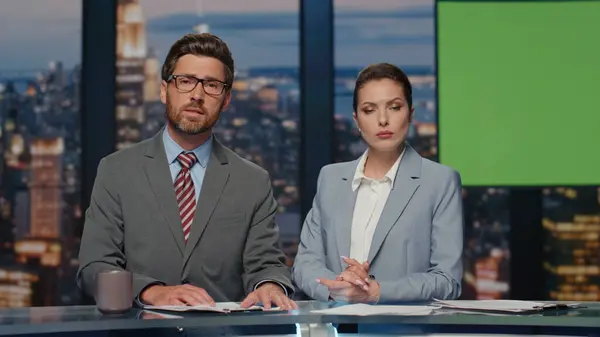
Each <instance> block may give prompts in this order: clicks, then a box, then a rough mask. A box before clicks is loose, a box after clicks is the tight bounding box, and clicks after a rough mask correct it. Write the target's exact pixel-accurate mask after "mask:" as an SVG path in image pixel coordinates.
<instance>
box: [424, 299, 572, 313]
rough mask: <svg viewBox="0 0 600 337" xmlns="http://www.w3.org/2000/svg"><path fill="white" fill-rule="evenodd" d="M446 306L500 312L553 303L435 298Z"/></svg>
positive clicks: (524, 309)
mask: <svg viewBox="0 0 600 337" xmlns="http://www.w3.org/2000/svg"><path fill="white" fill-rule="evenodd" d="M435 303H438V304H439V305H441V306H442V307H444V308H451V309H462V310H480V311H499V312H512V313H519V312H528V311H540V310H542V308H543V307H551V306H552V305H553V303H540V302H531V301H518V300H478V301H463V300H457V301H440V300H435ZM568 305H569V306H577V304H576V303H573V304H568Z"/></svg>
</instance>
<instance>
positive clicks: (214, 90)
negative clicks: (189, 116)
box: [167, 75, 227, 95]
mask: <svg viewBox="0 0 600 337" xmlns="http://www.w3.org/2000/svg"><path fill="white" fill-rule="evenodd" d="M171 80H175V87H176V88H177V90H178V91H179V92H183V93H187V92H191V91H193V90H194V89H196V86H197V85H198V83H202V89H203V90H204V92H205V93H206V94H207V95H220V94H222V93H223V91H224V90H225V88H226V87H227V84H226V83H225V82H221V81H219V80H213V79H202V78H197V77H194V76H192V75H171V76H169V78H168V79H167V82H169V81H171Z"/></svg>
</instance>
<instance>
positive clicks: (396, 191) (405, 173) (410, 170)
mask: <svg viewBox="0 0 600 337" xmlns="http://www.w3.org/2000/svg"><path fill="white" fill-rule="evenodd" d="M421 160H422V159H421V156H420V155H419V154H418V153H417V152H416V151H415V150H414V149H413V148H412V147H410V146H409V145H408V144H406V150H405V153H404V156H403V158H402V160H401V162H400V165H399V167H398V172H396V178H395V180H394V187H393V189H392V190H391V191H390V195H389V196H388V199H387V202H386V204H385V206H384V208H383V211H382V213H381V217H380V219H379V223H378V224H377V228H375V233H374V234H373V240H372V242H371V248H370V250H369V259H368V260H369V262H373V259H374V258H375V257H376V256H377V253H378V252H379V249H381V245H382V244H383V241H384V240H385V238H386V236H387V235H388V233H389V232H390V230H391V229H392V227H394V224H396V222H397V221H398V219H399V218H400V216H401V215H402V213H403V212H404V209H405V208H406V205H408V203H409V201H410V199H411V198H412V196H413V195H414V194H415V192H416V191H417V189H418V188H419V184H420V183H419V178H420V176H421Z"/></svg>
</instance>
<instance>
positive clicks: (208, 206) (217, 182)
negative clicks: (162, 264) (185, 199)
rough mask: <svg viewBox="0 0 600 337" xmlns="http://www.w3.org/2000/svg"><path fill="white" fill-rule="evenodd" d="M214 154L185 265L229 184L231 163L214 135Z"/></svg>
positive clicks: (205, 181) (195, 217) (186, 248)
mask: <svg viewBox="0 0 600 337" xmlns="http://www.w3.org/2000/svg"><path fill="white" fill-rule="evenodd" d="M212 149H213V150H212V154H211V156H210V160H209V161H208V166H207V167H206V173H205V175H204V180H203V182H202V190H201V191H200V196H199V197H198V202H197V206H196V214H194V221H193V222H192V229H191V231H190V237H189V238H188V242H187V245H186V246H185V251H184V252H185V253H184V257H183V265H184V267H185V265H186V263H187V261H188V260H189V258H190V256H191V255H192V252H193V251H194V249H195V248H196V245H197V244H198V241H199V240H200V238H201V237H202V233H204V230H205V229H206V225H207V224H208V220H209V219H210V217H211V215H212V213H213V211H214V209H215V206H217V203H218V202H219V199H220V197H221V193H222V192H223V189H224V188H225V185H226V184H227V180H228V179H229V171H230V167H229V163H228V159H227V156H226V154H225V152H224V149H223V146H222V145H221V144H220V143H219V142H218V141H217V140H216V138H215V137H214V136H213V144H212Z"/></svg>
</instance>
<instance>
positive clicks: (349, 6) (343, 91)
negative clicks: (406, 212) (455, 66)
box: [334, 0, 437, 162]
mask: <svg viewBox="0 0 600 337" xmlns="http://www.w3.org/2000/svg"><path fill="white" fill-rule="evenodd" d="M334 13H335V19H334V24H335V46H334V48H335V130H336V133H335V136H334V138H335V149H334V160H335V161H336V162H340V161H348V160H353V159H356V158H357V157H359V156H360V155H361V154H362V152H363V151H364V150H365V149H366V147H365V145H364V143H363V142H362V141H361V138H360V135H359V133H358V130H357V128H356V127H355V125H354V122H353V121H352V110H353V109H352V92H353V90H354V81H355V79H356V76H357V75H358V72H359V71H360V70H361V69H362V68H364V67H366V66H367V65H369V64H372V63H379V62H388V63H392V64H395V65H396V66H398V67H400V68H401V69H402V70H404V71H405V72H406V73H407V75H408V76H409V78H410V81H411V84H412V86H413V104H414V106H415V118H414V123H413V125H414V126H413V128H412V130H411V132H410V135H409V139H408V140H409V142H410V144H411V145H412V146H413V147H414V148H415V149H416V150H417V151H418V152H419V153H420V154H421V155H422V156H424V157H427V158H430V159H433V160H437V110H436V105H437V104H436V100H437V98H436V93H435V84H436V78H435V65H434V61H435V38H434V1H433V0H411V1H396V0H364V1H350V2H349V1H344V0H335V1H334Z"/></svg>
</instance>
